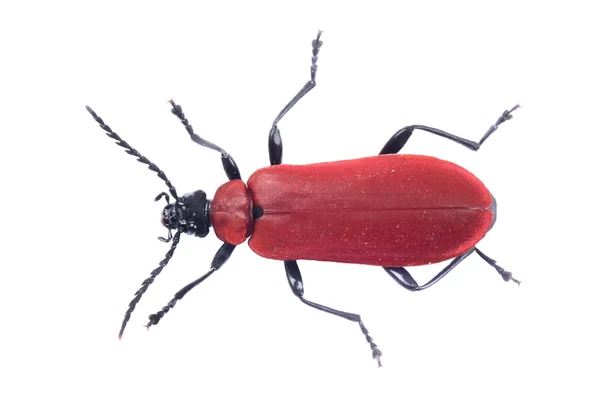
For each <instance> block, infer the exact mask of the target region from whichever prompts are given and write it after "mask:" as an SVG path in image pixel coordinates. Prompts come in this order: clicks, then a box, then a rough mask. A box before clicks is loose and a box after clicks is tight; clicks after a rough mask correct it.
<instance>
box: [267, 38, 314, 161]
mask: <svg viewBox="0 0 600 400" xmlns="http://www.w3.org/2000/svg"><path fill="white" fill-rule="evenodd" d="M321 33H323V32H322V31H319V32H318V33H317V38H316V39H315V40H313V41H312V54H313V55H312V64H311V66H310V80H309V81H308V82H306V84H305V85H304V87H303V88H302V89H300V91H299V92H298V94H296V96H294V98H293V99H292V100H291V101H290V102H289V103H288V104H287V105H286V106H285V107H284V108H283V110H281V112H280V113H279V115H277V117H276V118H275V120H274V121H273V125H272V126H271V131H270V132H269V159H270V160H271V165H279V164H281V158H282V155H283V143H282V142H281V134H280V133H279V128H278V127H277V124H278V123H279V121H280V120H281V118H283V116H284V115H285V114H287V112H288V111H290V110H291V109H292V107H294V106H295V105H296V103H297V102H298V101H299V100H300V99H301V98H302V97H304V95H305V94H306V93H308V92H310V91H311V90H312V88H314V87H315V86H316V84H317V82H316V81H315V77H316V75H317V60H318V58H319V57H318V55H319V49H320V48H321V45H322V44H323V42H322V41H321V40H320V39H321Z"/></svg>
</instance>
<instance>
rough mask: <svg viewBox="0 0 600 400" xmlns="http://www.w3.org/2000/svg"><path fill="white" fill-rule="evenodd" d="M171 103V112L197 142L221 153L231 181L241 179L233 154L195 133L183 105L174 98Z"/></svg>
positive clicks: (222, 161)
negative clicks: (182, 107)
mask: <svg viewBox="0 0 600 400" xmlns="http://www.w3.org/2000/svg"><path fill="white" fill-rule="evenodd" d="M169 103H171V106H173V108H172V109H171V112H172V113H173V114H175V116H177V118H179V120H180V121H181V123H182V124H183V126H185V129H186V130H187V132H188V133H189V135H190V138H191V139H192V140H193V141H194V142H195V143H198V144H199V145H200V146H204V147H208V148H209V149H213V150H215V151H218V152H219V153H221V163H222V164H223V169H224V170H225V173H226V174H227V178H229V180H230V181H232V180H234V179H241V175H240V169H239V168H238V166H237V164H236V163H235V161H234V160H233V157H231V154H229V153H227V152H226V151H225V150H223V149H222V148H220V147H219V146H217V145H216V144H214V143H211V142H209V141H208V140H206V139H202V138H201V137H200V136H198V135H197V134H196V133H194V128H192V125H190V123H189V121H188V120H187V118H186V117H185V114H184V113H183V110H182V109H181V106H180V105H178V104H175V102H174V101H173V100H170V101H169Z"/></svg>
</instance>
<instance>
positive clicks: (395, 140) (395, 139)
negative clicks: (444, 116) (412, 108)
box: [379, 104, 519, 154]
mask: <svg viewBox="0 0 600 400" xmlns="http://www.w3.org/2000/svg"><path fill="white" fill-rule="evenodd" d="M517 108H519V105H518V104H517V105H516V106H514V107H513V108H511V109H510V110H506V111H504V112H503V113H502V115H500V117H499V118H498V120H497V121H496V122H495V123H494V124H493V125H492V126H490V128H489V129H488V130H487V132H486V133H485V134H484V135H483V137H482V138H481V140H479V142H473V141H472V140H469V139H464V138H461V137H459V136H456V135H453V134H451V133H448V132H445V131H442V130H441V129H437V128H431V127H429V126H425V125H410V126H405V127H404V128H402V129H400V130H399V131H398V132H396V133H395V134H394V135H393V136H392V137H391V138H390V140H388V142H387V143H386V144H385V146H383V148H382V149H381V151H380V152H379V154H396V153H398V152H399V151H400V150H402V148H403V147H404V145H405V144H406V142H408V139H410V137H411V135H412V134H413V131H414V130H415V129H419V130H422V131H426V132H429V133H433V134H434V135H438V136H441V137H443V138H446V139H450V140H452V141H453V142H456V143H458V144H462V145H463V146H465V147H467V148H469V149H471V150H473V151H477V150H479V148H480V147H481V145H482V144H483V142H485V141H486V140H487V138H489V137H490V135H491V134H492V133H494V132H495V131H496V129H498V126H500V125H501V124H503V123H504V122H506V121H508V120H509V119H512V117H513V116H512V114H511V113H512V112H513V111H515V110H516V109H517Z"/></svg>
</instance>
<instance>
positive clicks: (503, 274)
mask: <svg viewBox="0 0 600 400" xmlns="http://www.w3.org/2000/svg"><path fill="white" fill-rule="evenodd" d="M513 108H515V107H513ZM475 251H476V252H477V254H478V255H479V257H481V258H483V260H484V261H485V262H486V263H488V264H489V265H491V266H492V267H494V269H496V271H498V273H499V274H500V276H501V277H502V279H504V281H505V282H508V281H513V282H515V283H516V284H517V285H519V286H521V281H520V280H518V279H515V278H514V277H513V274H512V272H509V271H507V270H505V269H504V268H502V267H501V266H499V265H498V264H497V263H496V260H494V259H492V258H491V257H488V256H486V255H485V254H483V252H482V251H481V250H479V249H478V248H477V247H475Z"/></svg>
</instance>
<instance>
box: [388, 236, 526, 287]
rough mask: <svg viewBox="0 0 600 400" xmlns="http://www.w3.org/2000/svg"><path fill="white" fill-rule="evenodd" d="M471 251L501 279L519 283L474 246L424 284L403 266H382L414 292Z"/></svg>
mask: <svg viewBox="0 0 600 400" xmlns="http://www.w3.org/2000/svg"><path fill="white" fill-rule="evenodd" d="M473 252H476V253H477V254H478V255H479V256H480V257H481V258H483V260H484V261H485V262H487V263H488V264H489V265H491V266H492V267H494V268H495V269H496V271H498V273H499V274H500V276H502V279H504V280H505V281H506V282H508V281H509V280H512V281H513V282H516V283H517V284H519V285H520V284H521V282H520V281H518V280H517V279H515V278H513V276H512V273H510V272H508V271H505V270H504V269H503V268H501V267H500V266H499V265H498V264H496V261H495V260H492V259H491V258H489V257H488V256H486V255H485V254H483V253H482V252H481V251H480V250H479V249H478V248H476V247H474V248H473V249H472V250H469V251H467V252H466V253H464V254H462V255H460V256H458V257H456V258H455V259H454V260H452V262H450V264H448V265H447V266H446V267H444V269H442V270H441V271H440V272H439V273H438V274H437V275H436V276H434V277H433V278H432V279H431V280H430V281H429V282H427V283H426V284H424V285H419V284H418V283H417V281H415V279H414V278H413V277H412V275H411V274H410V272H408V271H407V270H406V268H404V267H383V269H384V270H385V272H387V273H388V274H389V275H390V276H391V277H392V278H393V279H394V280H395V281H396V282H397V283H398V284H400V286H402V287H403V288H405V289H408V290H410V291H411V292H416V291H419V290H423V289H427V288H429V287H431V286H433V285H434V284H435V283H437V282H439V281H440V280H441V279H442V278H443V277H445V276H446V275H448V272H450V271H452V270H453V269H454V267H456V266H457V265H458V264H460V263H461V262H462V261H463V260H464V259H465V258H467V257H468V256H470V255H471V254H472V253H473Z"/></svg>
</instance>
